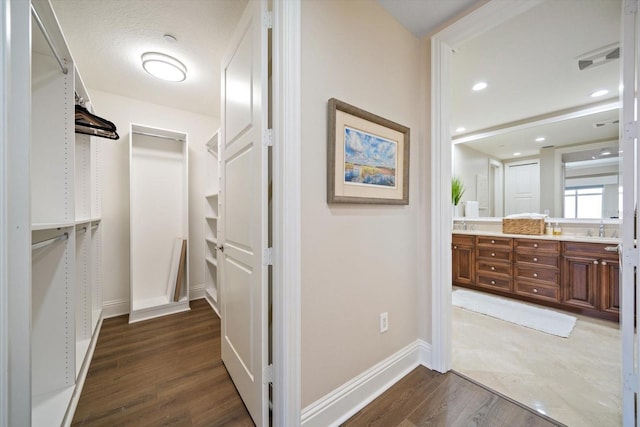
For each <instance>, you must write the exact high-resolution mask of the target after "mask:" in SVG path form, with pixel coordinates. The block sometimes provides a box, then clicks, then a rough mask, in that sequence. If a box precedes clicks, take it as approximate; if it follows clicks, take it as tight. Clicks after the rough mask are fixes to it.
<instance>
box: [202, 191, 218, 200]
mask: <svg viewBox="0 0 640 427" xmlns="http://www.w3.org/2000/svg"><path fill="white" fill-rule="evenodd" d="M204 197H206V198H207V199H210V198H212V197H218V192H217V191H214V192H211V193H207V194H205V195H204Z"/></svg>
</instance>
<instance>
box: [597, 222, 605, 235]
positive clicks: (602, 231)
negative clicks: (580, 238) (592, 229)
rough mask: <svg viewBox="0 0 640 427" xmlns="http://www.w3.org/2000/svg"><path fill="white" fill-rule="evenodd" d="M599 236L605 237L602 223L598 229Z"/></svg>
mask: <svg viewBox="0 0 640 427" xmlns="http://www.w3.org/2000/svg"><path fill="white" fill-rule="evenodd" d="M598 237H604V224H603V223H602V222H601V223H600V228H599V229H598Z"/></svg>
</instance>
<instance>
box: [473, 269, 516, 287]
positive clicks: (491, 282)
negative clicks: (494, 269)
mask: <svg viewBox="0 0 640 427" xmlns="http://www.w3.org/2000/svg"><path fill="white" fill-rule="evenodd" d="M512 283H513V281H512V280H511V278H510V277H509V278H507V277H500V276H494V275H491V274H483V273H477V274H476V283H475V284H476V286H480V287H483V288H489V289H498V290H501V291H511V288H512Z"/></svg>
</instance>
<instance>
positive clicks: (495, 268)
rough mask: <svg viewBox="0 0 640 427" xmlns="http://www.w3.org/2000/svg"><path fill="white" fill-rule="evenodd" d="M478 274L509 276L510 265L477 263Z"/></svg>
mask: <svg viewBox="0 0 640 427" xmlns="http://www.w3.org/2000/svg"><path fill="white" fill-rule="evenodd" d="M476 264H477V267H476V268H477V271H478V273H494V274H504V275H507V276H511V264H510V263H505V262H491V261H478V262H477V263H476Z"/></svg>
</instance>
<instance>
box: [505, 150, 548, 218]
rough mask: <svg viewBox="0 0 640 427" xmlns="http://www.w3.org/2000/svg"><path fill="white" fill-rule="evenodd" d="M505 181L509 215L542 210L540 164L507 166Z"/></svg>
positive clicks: (529, 163)
mask: <svg viewBox="0 0 640 427" xmlns="http://www.w3.org/2000/svg"><path fill="white" fill-rule="evenodd" d="M504 181H505V182H504V187H505V205H506V206H505V210H506V214H507V215H511V214H517V213H525V212H538V211H539V210H540V162H538V161H537V160H536V161H526V162H514V163H509V164H507V166H506V169H505V177H504Z"/></svg>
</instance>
